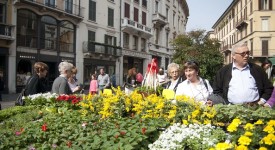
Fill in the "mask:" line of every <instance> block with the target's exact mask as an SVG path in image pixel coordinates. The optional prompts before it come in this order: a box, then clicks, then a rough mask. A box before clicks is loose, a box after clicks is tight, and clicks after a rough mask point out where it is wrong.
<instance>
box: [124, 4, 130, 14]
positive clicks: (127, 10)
mask: <svg viewBox="0 0 275 150" xmlns="http://www.w3.org/2000/svg"><path fill="white" fill-rule="evenodd" d="M124 8H125V9H124V17H126V18H130V5H129V4H127V3H125V4H124Z"/></svg>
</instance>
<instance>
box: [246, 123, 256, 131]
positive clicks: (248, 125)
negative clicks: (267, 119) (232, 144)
mask: <svg viewBox="0 0 275 150" xmlns="http://www.w3.org/2000/svg"><path fill="white" fill-rule="evenodd" d="M254 128H255V127H254V125H253V124H251V123H247V124H246V125H245V126H244V129H245V130H253V129H254Z"/></svg>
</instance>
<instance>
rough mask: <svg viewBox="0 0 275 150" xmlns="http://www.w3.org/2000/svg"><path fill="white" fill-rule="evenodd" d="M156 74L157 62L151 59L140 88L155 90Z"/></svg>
mask: <svg viewBox="0 0 275 150" xmlns="http://www.w3.org/2000/svg"><path fill="white" fill-rule="evenodd" d="M157 73H158V62H157V59H156V58H153V59H152V61H151V63H149V64H148V67H147V71H146V73H145V76H144V79H143V82H142V86H144V87H147V88H149V89H154V90H155V91H156V89H157V86H158V85H157Z"/></svg>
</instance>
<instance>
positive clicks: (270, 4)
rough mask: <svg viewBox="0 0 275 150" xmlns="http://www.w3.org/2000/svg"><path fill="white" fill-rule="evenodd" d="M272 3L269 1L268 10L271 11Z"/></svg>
mask: <svg viewBox="0 0 275 150" xmlns="http://www.w3.org/2000/svg"><path fill="white" fill-rule="evenodd" d="M272 1H273V0H269V10H272Z"/></svg>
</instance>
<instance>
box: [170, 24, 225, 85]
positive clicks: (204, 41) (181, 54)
mask: <svg viewBox="0 0 275 150" xmlns="http://www.w3.org/2000/svg"><path fill="white" fill-rule="evenodd" d="M172 45H173V47H174V49H175V53H174V55H173V61H174V62H175V63H178V64H180V65H183V64H184V63H185V62H186V61H189V60H195V61H197V62H198V63H199V64H200V66H199V67H200V76H201V77H202V78H206V79H208V80H210V81H213V78H214V77H215V75H216V72H217V71H218V69H220V68H221V67H222V65H223V55H222V53H221V52H220V51H219V47H220V43H219V41H218V40H217V39H210V38H209V37H207V36H206V31H205V30H200V29H199V30H193V31H190V32H187V34H184V35H178V36H177V38H176V39H175V40H173V41H172Z"/></svg>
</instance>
